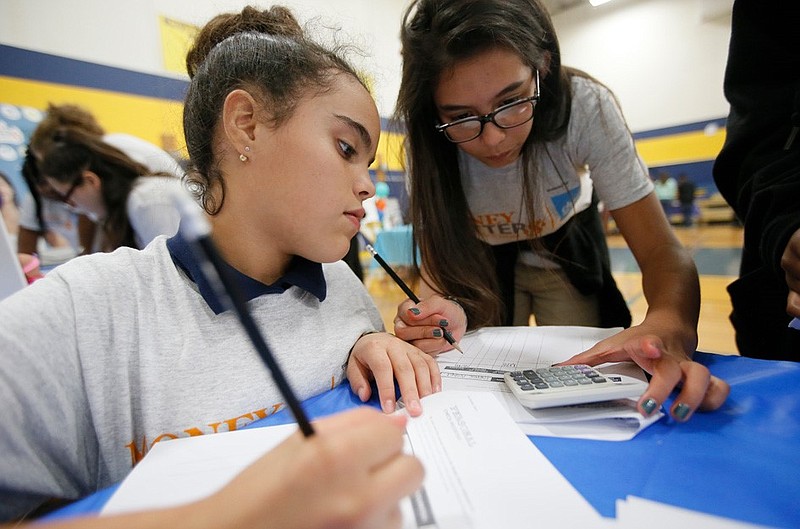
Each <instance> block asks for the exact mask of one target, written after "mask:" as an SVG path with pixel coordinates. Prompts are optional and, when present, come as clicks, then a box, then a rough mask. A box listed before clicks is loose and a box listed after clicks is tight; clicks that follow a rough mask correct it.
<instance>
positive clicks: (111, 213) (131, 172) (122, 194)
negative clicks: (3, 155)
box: [39, 128, 151, 249]
mask: <svg viewBox="0 0 800 529" xmlns="http://www.w3.org/2000/svg"><path fill="white" fill-rule="evenodd" d="M52 140H53V142H52V145H51V147H50V149H49V151H48V153H47V155H46V156H45V157H44V159H43V160H42V161H41V163H40V164H39V170H40V173H41V175H42V176H47V177H49V178H52V179H53V180H55V181H57V182H62V183H65V184H66V183H69V184H72V183H74V182H76V181H77V180H78V179H79V178H81V177H82V173H83V171H87V170H88V171H91V172H93V173H95V174H96V175H97V176H98V177H99V178H100V180H101V181H102V183H103V185H102V195H103V202H104V204H105V207H106V211H107V217H106V219H105V221H104V223H103V233H104V235H105V244H106V246H107V247H108V249H116V248H118V247H120V246H131V247H134V248H135V247H136V240H135V235H134V232H133V228H132V227H131V223H130V220H129V219H128V212H127V200H128V195H129V194H130V192H131V189H132V188H133V183H134V181H135V180H136V179H137V178H139V177H140V176H148V175H151V173H150V171H149V169H147V167H145V166H144V165H142V164H140V163H138V162H136V161H134V160H132V159H131V158H129V157H128V156H127V155H126V154H125V153H123V152H122V151H120V150H119V149H117V148H115V147H112V146H111V145H108V144H107V143H104V142H103V141H102V140H101V139H100V137H99V136H97V135H94V134H87V133H86V132H82V131H80V130H78V129H74V128H70V129H58V130H57V131H56V132H55V134H54V135H53V138H52Z"/></svg>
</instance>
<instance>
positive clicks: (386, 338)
mask: <svg viewBox="0 0 800 529" xmlns="http://www.w3.org/2000/svg"><path fill="white" fill-rule="evenodd" d="M347 379H348V380H349V381H350V387H351V388H352V389H353V391H354V392H355V393H356V394H357V395H358V397H359V398H360V399H361V401H362V402H366V401H367V400H369V398H370V396H371V395H372V389H371V388H370V380H371V379H374V380H375V385H376V386H377V387H378V396H379V398H380V402H381V409H383V411H384V412H385V413H392V412H393V411H395V409H396V407H397V406H396V402H395V389H394V380H395V379H397V384H398V385H399V386H400V394H401V395H402V397H403V401H404V402H405V406H406V409H407V410H408V413H409V415H411V416H412V417H416V416H418V415H420V414H421V413H422V406H421V405H420V402H419V399H420V398H422V397H425V396H427V395H430V394H432V393H436V392H439V391H441V389H442V377H441V375H440V374H439V365H438V364H437V363H436V360H435V359H434V358H433V357H431V356H430V355H427V354H425V353H423V352H422V351H420V350H419V349H418V348H416V347H414V346H413V345H411V344H409V343H406V342H404V341H403V340H401V339H400V338H398V337H397V336H394V335H392V334H389V333H385V332H379V333H372V334H366V335H364V336H362V337H361V338H359V339H358V341H357V342H356V344H355V345H354V346H353V350H352V352H351V353H350V358H349V360H348V361H347Z"/></svg>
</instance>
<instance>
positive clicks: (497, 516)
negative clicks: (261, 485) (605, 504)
mask: <svg viewBox="0 0 800 529" xmlns="http://www.w3.org/2000/svg"><path fill="white" fill-rule="evenodd" d="M422 405H423V414H422V415H421V416H420V417H416V418H413V419H410V420H409V423H408V427H407V430H406V433H407V438H408V440H407V445H406V446H407V449H408V450H409V451H410V452H412V453H413V454H414V455H416V456H417V457H418V458H419V459H420V460H421V461H422V463H423V465H424V466H425V481H424V484H423V490H422V491H421V493H420V495H417V496H416V497H417V498H418V497H420V496H421V495H424V498H426V502H423V503H424V504H425V505H427V506H428V507H429V509H430V513H429V514H430V516H429V517H428V519H429V523H427V524H425V525H423V524H418V523H417V521H416V520H417V518H416V517H415V516H414V509H413V507H412V502H411V500H410V499H406V500H404V501H403V502H402V503H401V511H402V513H403V527H404V529H423V528H424V529H434V528H435V529H451V528H452V529H497V528H498V527H518V526H532V525H535V526H537V527H559V528H566V529H570V528H576V529H589V528H594V527H605V526H606V525H607V523H608V521H607V520H605V519H603V518H602V517H601V516H600V515H599V514H598V513H597V511H595V510H594V509H593V508H592V506H591V505H590V504H589V503H588V502H587V501H586V500H585V499H584V498H583V496H581V495H580V493H578V491H577V490H576V489H575V488H574V487H573V486H572V485H571V484H570V483H569V482H568V481H567V480H566V479H565V478H564V476H563V475H561V473H560V472H559V471H558V470H557V469H556V468H555V467H554V466H553V465H552V464H551V463H550V461H548V460H547V458H546V457H544V455H543V454H542V453H541V452H540V451H539V450H538V449H537V448H536V446H535V445H534V444H533V443H531V442H530V440H529V439H528V438H527V437H525V435H524V434H523V433H522V432H521V431H520V430H519V428H517V426H516V424H515V423H514V422H513V421H512V420H511V418H510V417H509V416H508V414H507V413H505V411H504V409H503V407H502V406H501V405H500V404H499V403H498V402H497V399H495V397H494V396H493V395H491V394H489V393H472V394H469V393H464V392H459V391H450V392H442V393H437V394H435V395H431V396H429V397H426V398H425V399H423V400H422ZM295 430H296V425H283V426H272V427H265V428H253V429H247V430H239V431H235V432H228V433H219V434H213V435H203V436H198V437H191V438H186V439H177V440H173V441H166V442H162V443H158V444H156V445H155V446H154V447H153V448H152V449H151V450H150V451H149V452H148V454H147V456H145V458H144V459H143V460H142V461H141V462H140V463H139V464H138V465H137V466H136V467H135V468H134V469H133V471H132V472H131V474H130V475H129V476H128V477H127V478H126V479H125V481H123V483H122V484H121V485H120V487H119V489H118V490H117V491H116V492H115V493H114V495H113V496H112V498H111V499H110V500H109V502H108V503H107V505H106V507H105V508H104V509H103V514H111V513H121V512H130V511H136V510H142V509H153V508H157V507H169V506H177V505H181V504H185V503H188V502H191V501H195V500H199V499H202V498H204V497H207V496H209V495H210V494H213V493H214V492H216V491H217V490H219V489H220V488H222V487H223V486H224V485H225V484H227V483H228V482H230V480H231V479H232V478H233V477H234V476H235V475H236V474H238V473H239V472H240V471H241V470H242V469H244V468H245V467H246V466H247V465H249V464H250V463H252V462H253V461H254V460H255V459H257V458H258V457H259V456H260V455H262V454H263V453H265V452H266V451H268V450H269V449H270V448H272V447H274V446H275V445H277V444H278V443H280V442H281V441H282V440H284V439H285V438H286V437H287V436H288V435H290V434H291V433H292V432H293V431H295ZM309 501H313V499H309ZM264 515H265V516H269V509H266V510H265V511H264ZM526 520H528V521H530V522H531V523H530V524H528V523H527V522H526Z"/></svg>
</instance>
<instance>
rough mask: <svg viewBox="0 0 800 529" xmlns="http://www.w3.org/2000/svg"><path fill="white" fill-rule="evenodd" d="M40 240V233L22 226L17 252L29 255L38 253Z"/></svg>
mask: <svg viewBox="0 0 800 529" xmlns="http://www.w3.org/2000/svg"><path fill="white" fill-rule="evenodd" d="M38 240H39V232H36V231H33V230H29V229H28V228H23V227H21V226H20V228H19V235H18V237H17V252H19V253H28V254H34V253H36V243H37V242H38Z"/></svg>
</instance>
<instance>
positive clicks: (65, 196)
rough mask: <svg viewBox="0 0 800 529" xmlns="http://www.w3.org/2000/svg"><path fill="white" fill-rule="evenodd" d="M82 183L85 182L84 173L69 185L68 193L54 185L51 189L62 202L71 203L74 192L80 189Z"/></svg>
mask: <svg viewBox="0 0 800 529" xmlns="http://www.w3.org/2000/svg"><path fill="white" fill-rule="evenodd" d="M82 183H83V175H80V176H79V177H78V178H77V179H76V180H75V181H74V182H72V185H71V186H69V189H67V192H66V193H64V194H61V193H59V192H58V191H57V190H56V189H55V188H54V187H52V186H50V191H52V192H53V194H54V195H55V198H57V199H58V200H60V201H61V202H64V203H65V204H69V201H70V198H72V194H73V193H75V190H76V189H78V188H79V187H80V185H81V184H82Z"/></svg>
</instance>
